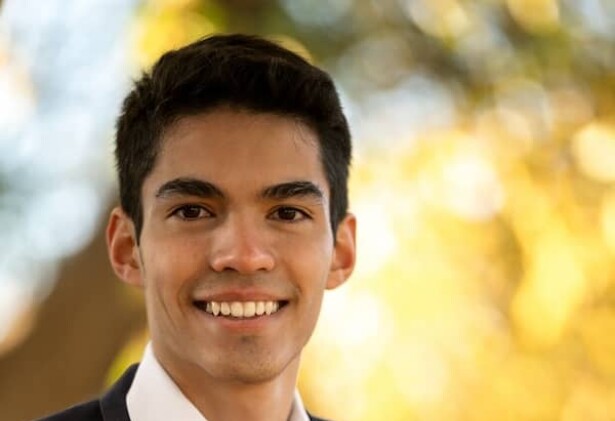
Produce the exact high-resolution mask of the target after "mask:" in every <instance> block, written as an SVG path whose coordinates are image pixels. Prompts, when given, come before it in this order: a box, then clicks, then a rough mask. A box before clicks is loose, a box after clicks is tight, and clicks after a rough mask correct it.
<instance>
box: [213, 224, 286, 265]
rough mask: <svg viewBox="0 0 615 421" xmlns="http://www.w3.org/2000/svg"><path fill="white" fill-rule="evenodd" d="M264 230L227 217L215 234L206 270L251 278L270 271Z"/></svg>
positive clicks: (269, 259) (271, 255)
mask: <svg viewBox="0 0 615 421" xmlns="http://www.w3.org/2000/svg"><path fill="white" fill-rule="evenodd" d="M264 229H265V227H259V226H257V225H255V224H254V222H253V221H247V220H243V221H242V220H240V218H239V217H235V218H233V217H229V218H228V219H227V220H226V221H225V222H224V223H223V224H222V225H221V226H220V227H218V230H217V232H216V234H215V235H216V237H215V239H214V244H212V246H213V247H212V249H211V254H210V266H211V268H212V269H213V270H214V271H216V272H224V271H233V272H237V273H240V274H246V275H247V274H251V273H255V272H259V271H271V270H273V268H274V266H275V258H274V255H273V253H272V250H271V248H270V246H269V242H268V241H267V233H266V232H265V231H264Z"/></svg>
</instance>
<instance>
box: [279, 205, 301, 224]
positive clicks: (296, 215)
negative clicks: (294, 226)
mask: <svg viewBox="0 0 615 421" xmlns="http://www.w3.org/2000/svg"><path fill="white" fill-rule="evenodd" d="M271 215H272V218H273V219H277V220H280V221H284V222H298V221H301V220H303V219H306V218H309V217H310V216H309V215H308V214H307V213H306V212H304V211H302V210H299V209H297V208H292V207H289V206H283V207H279V208H277V209H276V210H275V211H273V213H272V214H271Z"/></svg>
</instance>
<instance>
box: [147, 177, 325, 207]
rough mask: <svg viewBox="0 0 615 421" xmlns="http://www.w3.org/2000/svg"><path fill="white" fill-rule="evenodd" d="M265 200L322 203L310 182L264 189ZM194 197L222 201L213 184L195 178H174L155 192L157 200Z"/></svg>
mask: <svg viewBox="0 0 615 421" xmlns="http://www.w3.org/2000/svg"><path fill="white" fill-rule="evenodd" d="M260 195H261V197H263V198H265V199H275V200H284V199H290V198H293V197H295V198H296V197H311V198H313V199H316V200H317V201H318V202H322V200H323V198H324V196H325V194H324V192H323V190H322V189H321V188H320V187H318V186H317V185H316V184H314V183H312V182H311V181H290V182H286V183H280V184H275V185H273V186H269V187H266V188H265V189H264V190H263V191H262V192H261V194H260ZM173 196H196V197H201V198H204V199H210V198H217V199H223V198H224V193H222V191H221V190H220V189H219V188H218V187H216V186H215V185H214V184H212V183H210V182H208V181H204V180H199V179H196V178H186V177H182V178H176V179H173V180H171V181H168V182H166V183H164V184H163V185H162V186H160V188H159V189H158V191H157V192H156V197H157V198H163V199H164V198H169V197H173Z"/></svg>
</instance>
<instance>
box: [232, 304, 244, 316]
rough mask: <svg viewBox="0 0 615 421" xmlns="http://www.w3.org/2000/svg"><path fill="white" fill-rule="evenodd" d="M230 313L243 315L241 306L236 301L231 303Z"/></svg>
mask: <svg viewBox="0 0 615 421" xmlns="http://www.w3.org/2000/svg"><path fill="white" fill-rule="evenodd" d="M231 315H232V316H233V317H243V306H242V305H241V303H239V302H237V301H233V302H232V303H231Z"/></svg>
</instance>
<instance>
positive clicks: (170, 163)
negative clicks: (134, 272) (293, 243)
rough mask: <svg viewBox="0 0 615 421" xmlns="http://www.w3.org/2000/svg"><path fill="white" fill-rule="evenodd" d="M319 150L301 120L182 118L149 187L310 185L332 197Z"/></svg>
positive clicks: (232, 114) (221, 114)
mask: <svg viewBox="0 0 615 421" xmlns="http://www.w3.org/2000/svg"><path fill="white" fill-rule="evenodd" d="M319 150H320V148H319V142H318V137H317V135H316V133H315V132H314V131H313V130H312V129H311V128H310V127H308V126H307V125H306V124H305V123H303V122H301V121H299V120H298V119H294V118H290V117H286V116H280V115H276V114H270V113H254V112H248V111H237V110H231V109H227V108H223V109H217V110H214V111H209V112H206V113H202V114H197V115H191V116H187V117H183V118H181V119H179V120H178V121H177V122H175V123H174V124H173V125H172V126H171V127H170V128H169V129H168V130H167V131H166V133H165V134H164V136H163V138H162V144H161V148H160V151H159V153H158V157H157V159H156V164H155V166H154V168H153V170H152V172H151V173H150V175H149V176H148V177H147V179H146V180H145V184H149V185H151V184H160V183H164V182H166V181H168V180H169V179H173V178H176V177H186V176H189V177H195V178H202V179H206V180H208V181H211V182H214V183H216V184H220V185H221V187H223V188H234V187H242V188H243V189H245V188H248V187H254V188H262V187H263V186H264V185H268V184H276V183H280V182H287V181H298V180H308V181H312V182H314V183H315V184H318V185H319V186H320V187H321V188H322V189H323V191H325V192H327V193H328V186H327V182H326V177H325V174H324V169H323V165H322V163H321V159H320V152H319ZM144 187H146V186H145V185H144ZM151 187H155V186H151Z"/></svg>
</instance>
